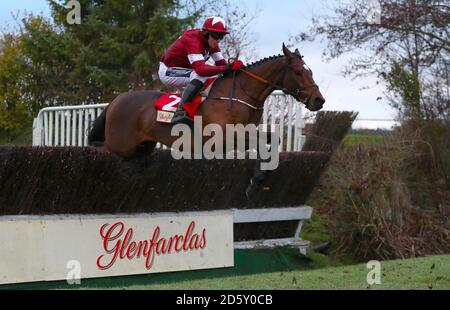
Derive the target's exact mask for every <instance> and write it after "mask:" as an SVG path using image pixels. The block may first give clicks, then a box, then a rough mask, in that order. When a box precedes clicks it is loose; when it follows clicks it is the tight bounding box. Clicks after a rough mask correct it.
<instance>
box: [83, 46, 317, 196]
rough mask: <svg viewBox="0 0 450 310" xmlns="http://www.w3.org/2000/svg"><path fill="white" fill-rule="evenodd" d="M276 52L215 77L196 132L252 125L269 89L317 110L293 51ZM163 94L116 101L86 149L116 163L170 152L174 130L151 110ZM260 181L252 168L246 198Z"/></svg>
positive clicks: (307, 72)
mask: <svg viewBox="0 0 450 310" xmlns="http://www.w3.org/2000/svg"><path fill="white" fill-rule="evenodd" d="M282 50H283V55H281V54H280V55H277V56H271V57H268V58H264V59H262V60H259V61H257V62H254V63H252V64H250V65H248V66H246V67H243V68H240V69H239V71H236V72H235V73H234V74H233V75H232V76H222V77H220V78H218V79H217V80H216V81H215V83H214V84H213V86H212V88H211V90H210V92H209V94H208V97H207V98H206V99H205V100H204V101H203V102H202V104H201V106H200V107H199V110H198V111H197V115H199V116H202V128H204V127H205V126H207V125H208V124H216V125H219V126H220V127H221V128H222V129H223V130H224V129H225V128H226V125H227V124H242V125H244V126H246V125H248V124H254V125H256V126H257V125H258V124H259V123H260V121H261V117H262V113H263V107H264V102H265V100H266V98H267V97H268V96H269V95H270V94H271V93H272V92H273V91H274V90H282V91H283V92H284V93H286V94H289V95H291V96H293V97H294V98H295V99H296V100H297V101H298V102H301V103H303V104H304V105H305V106H306V108H307V109H308V110H310V111H318V110H320V109H322V107H323V104H324V103H325V99H324V97H323V96H322V94H321V92H320V90H319V86H318V85H317V84H316V83H315V82H314V79H313V73H312V71H311V69H309V67H308V66H307V65H306V64H305V62H304V60H303V56H302V55H301V54H300V52H299V50H298V49H296V50H295V51H294V52H291V51H290V50H289V49H288V48H287V47H286V46H285V44H284V43H283V46H282ZM163 94H164V93H163V92H161V91H159V90H144V91H130V92H127V93H123V94H121V95H119V96H118V97H116V98H115V99H114V100H113V101H112V102H111V103H110V104H109V105H108V106H107V107H106V108H105V109H104V110H103V112H102V113H101V114H100V115H99V117H98V118H97V119H96V120H95V121H94V124H93V127H92V129H91V131H90V133H89V137H88V144H89V145H92V146H95V147H100V148H101V149H102V150H103V151H107V152H111V153H113V154H116V155H118V156H120V157H122V158H131V157H133V156H134V155H139V154H141V155H142V154H144V155H145V154H149V153H150V152H152V151H153V149H154V148H155V146H156V143H157V142H160V143H162V144H164V145H166V146H169V147H170V146H171V145H172V143H173V142H174V141H175V140H177V139H178V136H172V135H171V130H172V127H173V126H174V125H173V124H170V123H167V124H164V123H160V122H157V111H156V109H155V107H154V102H155V100H157V99H158V98H160V97H161V96H162V95H163ZM202 132H203V131H202ZM204 142H205V141H203V143H204ZM258 159H259V157H258ZM265 176H266V171H261V169H260V168H259V165H258V164H257V165H256V166H255V171H254V175H253V177H252V179H251V180H250V185H249V187H248V188H247V191H246V195H247V197H248V198H249V199H250V196H251V195H253V194H254V193H255V192H256V191H257V190H258V189H259V188H260V186H261V184H262V182H263V180H264V179H265Z"/></svg>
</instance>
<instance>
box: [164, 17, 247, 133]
mask: <svg viewBox="0 0 450 310" xmlns="http://www.w3.org/2000/svg"><path fill="white" fill-rule="evenodd" d="M228 33H229V32H228V30H227V28H226V25H225V21H224V20H223V19H222V18H220V17H217V16H211V17H209V18H207V19H206V21H205V23H204V24H203V27H202V29H191V30H187V31H186V32H185V33H183V35H181V37H179V38H178V39H177V40H176V41H175V42H174V43H173V44H172V45H171V46H170V47H169V49H168V50H167V51H166V52H165V54H164V55H163V56H162V57H161V62H160V65H159V72H158V74H159V78H160V80H161V82H162V83H163V84H165V85H168V86H174V87H177V88H180V89H182V88H183V87H185V88H184V91H183V95H182V96H181V101H180V104H179V106H178V108H177V110H176V112H175V115H174V117H173V119H172V123H179V122H181V123H187V124H190V123H192V118H190V117H189V116H188V115H187V113H186V111H185V110H184V109H183V105H184V104H185V103H186V102H190V101H192V100H193V99H194V98H195V96H196V95H197V93H198V92H199V91H200V90H201V89H202V87H203V84H204V83H205V81H206V79H207V78H209V77H215V76H218V75H219V74H226V73H229V72H232V71H237V70H239V68H240V67H241V66H243V63H242V62H241V61H239V60H236V61H235V62H234V63H233V64H231V63H229V64H227V62H226V61H225V59H224V58H223V55H222V53H221V52H220V48H219V41H220V40H222V39H223V37H224V36H225V35H226V34H228ZM209 57H212V59H213V60H214V62H215V66H210V65H208V64H206V61H207V60H208V59H209Z"/></svg>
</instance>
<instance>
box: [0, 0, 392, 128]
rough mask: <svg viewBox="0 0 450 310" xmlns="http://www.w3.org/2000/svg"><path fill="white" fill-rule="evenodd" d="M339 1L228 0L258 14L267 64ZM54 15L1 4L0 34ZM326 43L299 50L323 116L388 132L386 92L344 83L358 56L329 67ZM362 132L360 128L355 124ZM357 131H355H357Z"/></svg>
mask: <svg viewBox="0 0 450 310" xmlns="http://www.w3.org/2000/svg"><path fill="white" fill-rule="evenodd" d="M336 1H337V0H331V1H317V0H282V1H281V0H278V1H275V0H245V1H243V0H230V2H231V3H232V4H234V5H237V6H239V7H240V8H242V9H244V10H248V11H249V12H255V11H257V12H259V14H258V15H257V18H255V19H254V21H253V23H252V24H251V25H250V27H251V31H252V33H253V35H254V38H255V40H256V44H255V47H256V54H257V55H258V57H260V58H263V57H267V56H271V55H277V54H280V53H282V50H281V46H282V43H283V42H286V43H287V42H288V40H289V38H290V37H291V36H294V35H295V34H297V33H299V32H301V31H306V30H307V29H308V28H309V26H310V24H311V17H312V16H313V15H322V14H324V13H326V12H327V11H326V7H325V5H324V3H325V2H326V3H327V6H329V5H330V3H331V5H332V4H333V2H336ZM25 11H27V12H32V13H34V14H43V15H45V16H49V15H50V10H49V7H48V4H47V2H46V1H45V0H14V1H11V0H0V29H13V28H17V22H16V21H15V20H14V18H13V16H12V15H14V14H17V13H18V12H19V16H23V14H24V12H25ZM324 46H325V43H324V42H320V40H316V41H314V42H305V43H301V44H297V45H295V46H294V47H295V48H299V50H300V52H301V53H302V55H304V60H305V62H306V63H307V64H308V66H309V67H310V68H311V70H312V71H313V72H314V79H315V81H316V83H317V84H318V85H319V87H320V89H321V91H322V94H323V95H324V97H325V99H326V103H325V105H324V110H339V111H340V110H346V111H357V112H359V116H358V118H359V119H364V120H367V119H370V120H377V121H360V122H359V125H362V124H364V126H363V127H371V128H377V127H383V128H386V127H389V126H390V125H391V124H392V122H387V121H381V120H388V119H389V120H390V119H393V118H395V112H394V111H393V110H392V109H391V108H390V107H389V105H388V104H387V102H386V101H385V100H381V101H377V97H384V92H383V88H382V86H380V85H377V84H376V81H377V80H376V78H375V77H374V76H369V77H365V78H358V79H356V80H352V79H351V78H350V77H344V76H343V74H342V71H343V69H344V66H345V65H346V64H347V63H348V61H349V59H351V58H352V57H354V56H355V55H352V54H346V55H344V56H343V57H341V58H339V59H336V60H332V61H330V62H326V61H325V60H324V59H323V58H322V51H323V49H324ZM355 125H356V126H358V123H357V124H355ZM354 127H355V126H354Z"/></svg>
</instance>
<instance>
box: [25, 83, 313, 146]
mask: <svg viewBox="0 0 450 310" xmlns="http://www.w3.org/2000/svg"><path fill="white" fill-rule="evenodd" d="M107 105H108V104H107V103H103V104H93V105H78V106H61V107H50V108H44V109H42V110H40V111H39V113H38V115H37V117H36V118H35V119H34V122H33V145H34V146H40V145H45V146H87V142H88V141H87V140H88V134H89V130H90V128H91V127H92V123H93V121H94V120H95V119H96V118H97V117H98V116H99V115H100V113H101V112H102V111H103V109H104V108H105V107H106V106H107ZM262 124H267V125H270V124H271V125H273V124H278V125H280V136H281V137H283V139H281V144H280V146H279V150H280V151H299V150H300V149H301V148H302V146H303V143H304V141H305V136H303V135H302V132H303V128H304V127H305V122H304V119H303V108H302V105H301V104H299V103H298V102H296V101H295V100H294V99H293V98H292V97H290V96H287V95H286V94H284V93H282V92H281V91H275V92H273V93H272V94H271V95H270V96H269V97H268V98H267V100H266V102H265V104H264V112H263V118H262Z"/></svg>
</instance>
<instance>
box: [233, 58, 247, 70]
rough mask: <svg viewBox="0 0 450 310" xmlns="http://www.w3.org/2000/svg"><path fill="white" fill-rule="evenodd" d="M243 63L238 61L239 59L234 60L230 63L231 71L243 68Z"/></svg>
mask: <svg viewBox="0 0 450 310" xmlns="http://www.w3.org/2000/svg"><path fill="white" fill-rule="evenodd" d="M244 66H245V65H244V63H243V62H242V61H240V60H239V59H236V60H235V61H234V62H232V63H231V69H232V70H233V71H238V70H239V69H240V68H242V67H244Z"/></svg>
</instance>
